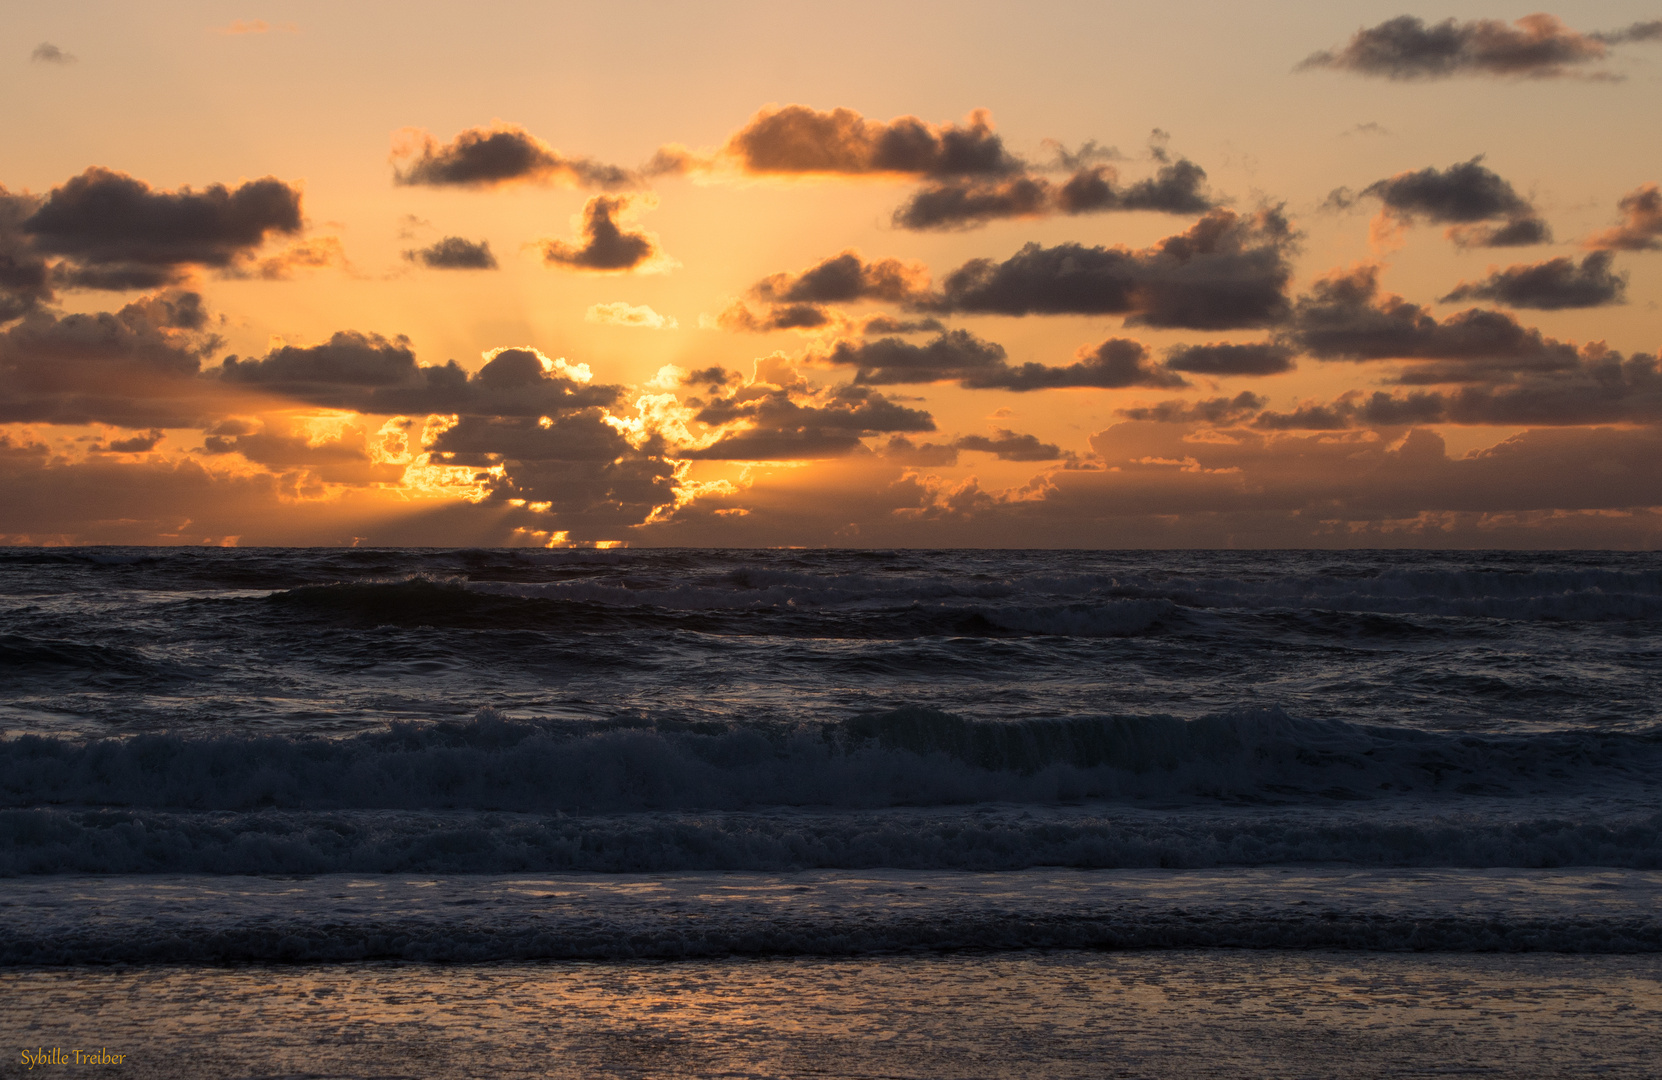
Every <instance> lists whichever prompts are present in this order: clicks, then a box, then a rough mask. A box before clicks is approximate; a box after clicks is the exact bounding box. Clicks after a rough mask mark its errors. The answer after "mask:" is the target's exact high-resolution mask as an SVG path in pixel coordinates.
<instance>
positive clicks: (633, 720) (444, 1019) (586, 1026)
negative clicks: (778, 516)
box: [0, 548, 1662, 1077]
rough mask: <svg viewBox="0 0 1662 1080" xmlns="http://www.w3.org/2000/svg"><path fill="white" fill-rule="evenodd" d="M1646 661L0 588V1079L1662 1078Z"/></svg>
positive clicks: (929, 573)
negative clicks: (60, 1074) (1658, 1070)
mask: <svg viewBox="0 0 1662 1080" xmlns="http://www.w3.org/2000/svg"><path fill="white" fill-rule="evenodd" d="M1659 631H1662V555H1658V554H1652V553H1613V552H1550V553H1540V552H1536V553H1517V552H1412V551H1410V552H1050V551H909V550H899V551H824V550H812V551H806V550H804V551H797V550H766V551H687V550H629V549H620V550H604V551H602V550H546V551H545V550H489V551H487V550H436V549H408V550H362V549H331V550H316V549H266V550H259V549H217V548H216V549H196V548H190V549H185V548H178V549H154V548H83V549H66V548H53V549H6V550H0V729H3V730H4V737H3V738H0V1030H5V1031H8V1032H11V1033H13V1035H12V1039H11V1042H12V1044H13V1045H12V1046H10V1047H6V1048H4V1049H6V1053H7V1057H6V1059H5V1064H4V1065H0V1072H3V1073H4V1074H6V1075H10V1074H12V1073H17V1074H19V1075H23V1074H26V1073H31V1071H32V1069H33V1068H46V1069H47V1070H48V1071H51V1070H53V1069H56V1070H58V1071H68V1072H79V1071H89V1070H90V1071H99V1070H104V1071H108V1070H109V1069H111V1068H116V1069H121V1070H125V1072H126V1074H127V1075H141V1076H229V1075H238V1076H242V1075H247V1076H267V1075H270V1076H279V1075H281V1076H298V1075H308V1076H336V1075H338V1076H405V1075H408V1076H443V1077H449V1076H475V1075H477V1076H519V1075H525V1076H542V1075H554V1076H614V1075H615V1076H631V1077H634V1076H640V1077H646V1076H671V1075H673V1076H718V1075H719V1076H797V1075H819V1076H879V1075H881V1076H905V1077H935V1076H941V1077H945V1076H953V1077H957V1076H1023V1077H1032V1076H1035V1075H1037V1076H1160V1077H1164V1076H1172V1077H1180V1076H1293V1075H1298V1076H1303V1075H1309V1076H1329V1075H1331V1076H1347V1077H1352V1076H1354V1077H1364V1076H1420V1075H1425V1076H1431V1075H1439V1076H1441V1075H1448V1074H1449V1073H1450V1072H1460V1073H1462V1074H1471V1075H1504V1076H1508V1077H1522V1076H1543V1077H1544V1076H1579V1075H1588V1074H1589V1073H1593V1072H1596V1073H1598V1074H1599V1075H1603V1076H1645V1075H1653V1074H1654V1073H1653V1071H1652V1072H1647V1071H1646V1070H1647V1069H1651V1070H1653V1069H1654V1066H1653V1064H1652V1063H1653V1062H1654V1060H1656V1059H1657V1057H1658V1056H1662V1024H1659V1023H1658V1021H1659V1020H1662V905H1659V903H1658V901H1659V900H1662V707H1659V705H1658V702H1659V701H1662V634H1659ZM53 1052H61V1053H62V1054H65V1055H69V1054H73V1053H76V1052H86V1053H97V1052H103V1053H105V1054H106V1055H109V1054H119V1055H123V1056H124V1060H123V1061H122V1062H121V1063H120V1064H119V1065H110V1064H104V1065H87V1064H77V1063H76V1061H72V1060H69V1059H68V1058H65V1060H66V1061H68V1063H67V1064H63V1065H58V1064H50V1063H48V1062H49V1061H55V1060H56V1059H52V1058H51V1054H52V1053H53ZM30 1055H36V1056H35V1058H31V1057H30ZM43 1055H44V1056H43ZM31 1061H34V1062H36V1063H35V1064H34V1065H31Z"/></svg>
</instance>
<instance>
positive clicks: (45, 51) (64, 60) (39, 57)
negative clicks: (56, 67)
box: [29, 41, 78, 64]
mask: <svg viewBox="0 0 1662 1080" xmlns="http://www.w3.org/2000/svg"><path fill="white" fill-rule="evenodd" d="M29 59H30V60H32V61H34V62H35V63H37V64H73V63H75V62H76V60H77V59H78V58H77V57H75V56H72V55H70V54H69V53H66V52H64V51H63V50H62V49H60V48H58V47H57V46H56V45H54V44H52V43H51V42H50V41H43V42H41V43H40V44H39V45H36V46H35V48H34V51H33V52H31V53H30V54H29Z"/></svg>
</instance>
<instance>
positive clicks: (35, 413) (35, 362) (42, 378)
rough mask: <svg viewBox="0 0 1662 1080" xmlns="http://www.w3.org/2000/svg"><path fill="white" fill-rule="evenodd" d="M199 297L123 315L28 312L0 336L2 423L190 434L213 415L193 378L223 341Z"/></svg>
mask: <svg viewBox="0 0 1662 1080" xmlns="http://www.w3.org/2000/svg"><path fill="white" fill-rule="evenodd" d="M206 324H207V318H206V314H205V313H204V311H203V309H202V303H201V297H199V296H197V295H196V294H194V293H174V294H171V295H165V296H160V297H147V298H145V299H142V300H138V301H135V302H134V303H131V304H128V305H127V306H126V307H124V308H122V309H121V310H120V311H118V312H98V313H96V314H72V315H63V316H55V315H52V314H49V313H47V312H44V311H34V312H31V313H29V314H27V315H25V316H23V318H22V319H21V320H20V321H18V322H17V323H15V324H14V325H12V326H11V327H9V328H8V329H7V330H6V331H4V333H0V422H19V421H21V422H37V423H48V424H90V423H105V424H114V425H116V426H119V427H126V428H151V427H158V428H167V427H188V426H191V425H193V424H195V423H198V422H200V420H201V418H202V417H203V416H204V415H205V414H207V413H210V412H212V411H214V410H215V409H216V405H215V404H214V402H213V401H212V400H211V398H212V396H213V384H212V383H210V382H208V381H207V380H203V379H200V378H198V377H197V373H198V371H199V369H200V367H201V362H202V359H203V358H204V357H206V356H207V355H209V354H210V353H212V352H213V351H214V350H216V349H217V348H218V347H219V345H220V341H219V339H218V338H217V337H216V336H214V335H213V334H212V333H209V332H207V331H206V329H205V327H206Z"/></svg>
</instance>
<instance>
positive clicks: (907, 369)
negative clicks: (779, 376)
mask: <svg viewBox="0 0 1662 1080" xmlns="http://www.w3.org/2000/svg"><path fill="white" fill-rule="evenodd" d="M824 359H825V361H826V362H827V363H831V364H838V365H846V366H848V367H852V368H856V369H857V370H856V372H855V376H854V381H855V382H856V383H861V384H864V385H874V386H881V385H897V384H905V383H929V382H944V381H946V380H948V379H958V380H968V379H970V378H972V377H974V376H977V375H981V374H990V375H994V376H996V375H998V374H1002V373H1005V372H1007V371H1008V370H1009V369H1008V365H1006V364H1005V353H1004V347H1003V346H1001V345H998V344H996V343H995V342H991V341H984V340H982V339H981V338H978V337H976V336H975V335H974V334H972V333H970V332H969V331H968V330H949V331H947V332H946V333H943V334H941V335H940V336H939V337H937V338H935V339H934V340H933V341H930V342H927V343H925V344H923V345H914V344H912V343H911V342H909V341H904V340H902V339H901V338H898V337H886V338H879V339H877V340H876V341H863V342H853V341H839V342H837V343H836V344H835V345H834V346H833V347H832V349H831V351H830V353H829V354H827V355H826V356H825V357H824Z"/></svg>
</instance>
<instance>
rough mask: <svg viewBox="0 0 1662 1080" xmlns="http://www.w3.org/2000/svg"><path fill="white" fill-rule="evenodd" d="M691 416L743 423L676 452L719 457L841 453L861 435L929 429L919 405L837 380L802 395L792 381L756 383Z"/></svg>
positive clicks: (932, 423) (777, 458) (800, 456)
mask: <svg viewBox="0 0 1662 1080" xmlns="http://www.w3.org/2000/svg"><path fill="white" fill-rule="evenodd" d="M697 419H698V420H699V421H700V422H702V423H705V424H710V425H712V426H726V425H729V424H734V425H743V426H741V427H737V428H735V429H734V430H731V431H729V432H727V433H725V434H723V435H722V436H721V438H720V439H718V440H717V441H716V442H715V443H713V444H712V445H710V446H707V447H704V448H703V449H699V450H686V451H680V452H679V453H678V454H677V456H678V457H682V458H694V459H703V460H720V461H783V460H807V459H813V458H831V457H841V456H843V455H844V454H849V453H853V452H854V451H855V450H857V449H859V448H860V447H861V443H860V438H861V436H863V435H877V434H882V433H885V432H892V431H934V430H935V421H934V419H933V418H932V417H931V416H930V415H929V414H928V413H927V412H924V411H922V410H921V409H909V408H907V407H905V406H904V405H899V404H896V403H895V402H893V401H891V400H890V399H888V398H886V397H884V396H883V395H882V394H880V393H877V392H876V391H874V390H871V389H869V388H868V387H864V386H840V387H836V388H835V389H833V390H830V391H827V392H826V393H824V394H822V395H817V396H807V395H804V394H803V393H802V391H801V390H799V389H797V388H794V387H779V386H770V385H765V384H763V385H758V386H752V387H743V388H740V389H739V390H737V391H736V392H735V393H733V394H731V395H729V396H727V397H724V398H718V399H717V400H715V401H712V402H709V403H708V404H706V405H705V406H704V407H703V409H702V410H700V412H699V413H698V415H697Z"/></svg>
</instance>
